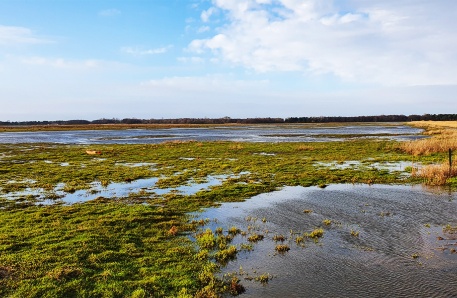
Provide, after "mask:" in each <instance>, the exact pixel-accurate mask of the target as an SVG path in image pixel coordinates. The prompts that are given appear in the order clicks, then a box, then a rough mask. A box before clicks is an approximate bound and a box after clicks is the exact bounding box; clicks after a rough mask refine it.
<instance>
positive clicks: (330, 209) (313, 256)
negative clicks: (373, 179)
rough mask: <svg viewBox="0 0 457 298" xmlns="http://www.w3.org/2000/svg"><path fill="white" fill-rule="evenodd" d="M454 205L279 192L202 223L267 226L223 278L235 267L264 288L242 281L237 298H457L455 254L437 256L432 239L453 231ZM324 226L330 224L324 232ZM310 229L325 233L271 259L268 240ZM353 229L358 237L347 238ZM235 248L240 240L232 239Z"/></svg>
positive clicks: (212, 212)
mask: <svg viewBox="0 0 457 298" xmlns="http://www.w3.org/2000/svg"><path fill="white" fill-rule="evenodd" d="M456 198H457V195H456V194H454V193H447V192H442V193H431V192H428V191H426V190H424V189H422V188H420V187H410V186H381V185H374V186H367V185H331V186H329V187H327V188H326V189H318V188H314V187H312V188H301V187H286V188H284V189H283V190H281V191H278V192H274V193H270V194H263V195H259V196H257V197H254V198H253V199H251V200H248V201H246V202H244V203H231V204H224V205H222V206H221V207H220V208H218V209H209V210H207V211H206V212H205V213H203V214H202V217H203V218H210V219H211V218H218V221H217V223H214V222H212V225H213V226H214V227H215V226H226V227H230V226H233V225H235V226H237V227H239V228H241V229H242V230H246V229H247V225H248V224H251V225H252V222H250V223H247V222H246V219H245V218H246V217H247V216H251V217H254V218H259V219H262V218H265V219H266V222H265V223H262V222H261V221H260V220H259V221H257V222H256V224H257V225H258V226H259V229H260V230H266V229H268V230H269V234H268V235H269V236H267V237H266V240H264V241H261V242H259V243H258V244H256V245H255V246H254V251H252V252H241V253H239V256H238V259H237V260H235V261H233V262H231V263H229V264H228V266H227V267H226V268H224V271H223V272H224V273H227V272H238V271H239V268H240V266H242V268H243V270H244V271H246V272H248V273H249V274H250V275H251V276H252V275H256V274H262V273H270V274H272V275H273V276H274V278H273V279H271V280H270V281H269V283H268V285H267V286H262V285H260V284H259V283H257V282H254V281H248V280H244V281H243V283H244V285H245V286H246V287H247V292H246V294H244V297H286V296H287V297H457V279H456V278H455V276H456V274H457V254H452V253H449V251H447V252H446V251H444V252H443V251H440V250H437V249H436V248H438V247H439V246H440V243H438V242H437V241H436V237H435V238H434V236H433V232H434V231H435V230H436V231H439V230H442V227H443V226H444V225H446V224H448V223H451V224H457V204H456V202H455V199H456ZM304 209H310V210H312V211H313V212H312V213H310V214H305V213H304V212H303V210H304ZM324 219H331V220H332V224H331V225H330V226H325V225H324V224H323V223H322V221H323V220H324ZM259 222H260V223H259ZM428 226H430V227H431V228H426V227H428ZM315 227H323V228H324V229H325V233H324V237H323V238H322V239H321V240H320V241H319V243H318V244H315V243H313V242H312V241H309V240H308V241H305V243H304V244H305V245H304V247H300V246H298V245H296V244H295V242H294V241H293V238H291V240H288V241H289V242H287V243H288V245H289V246H290V247H291V250H290V251H289V252H288V253H286V254H284V255H279V254H275V253H274V246H275V243H274V242H273V241H272V240H271V238H272V236H273V235H274V234H283V235H290V231H291V230H292V233H303V232H309V231H311V230H312V229H314V228H315ZM353 229H355V230H357V231H359V236H358V237H354V236H352V235H351V233H350V231H351V230H353ZM427 229H429V230H431V231H427ZM433 229H435V230H433ZM429 232H430V233H431V234H428V233H429ZM428 235H432V236H430V237H428ZM234 241H235V243H240V242H245V241H246V240H245V239H243V238H242V236H237V238H235V239H234ZM413 256H417V258H415V257H413Z"/></svg>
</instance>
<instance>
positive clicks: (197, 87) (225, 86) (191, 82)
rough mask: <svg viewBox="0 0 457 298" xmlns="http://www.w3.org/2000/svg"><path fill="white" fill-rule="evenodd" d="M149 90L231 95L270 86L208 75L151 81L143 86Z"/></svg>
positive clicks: (259, 81)
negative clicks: (228, 93) (225, 92)
mask: <svg viewBox="0 0 457 298" xmlns="http://www.w3.org/2000/svg"><path fill="white" fill-rule="evenodd" d="M141 85H142V86H144V87H149V88H164V89H172V90H174V91H177V90H180V91H198V92H204V93H208V92H209V93H211V92H215V93H220V92H224V91H230V93H233V92H234V91H235V92H234V93H236V92H237V91H240V92H251V91H252V92H255V90H257V88H265V87H266V86H267V85H268V81H266V80H255V81H246V80H239V79H235V78H233V77H231V76H227V75H208V76H203V77H178V76H176V77H166V78H163V79H158V80H149V81H145V82H143V83H142V84H141Z"/></svg>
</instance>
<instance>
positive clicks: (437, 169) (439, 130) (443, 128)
mask: <svg viewBox="0 0 457 298" xmlns="http://www.w3.org/2000/svg"><path fill="white" fill-rule="evenodd" d="M411 125H413V126H416V127H421V128H424V129H425V130H426V131H425V132H424V134H425V135H429V136H431V137H430V138H428V139H423V140H417V141H411V142H405V143H403V144H402V145H401V149H402V150H404V151H405V152H407V153H410V154H413V155H427V154H433V153H438V152H447V151H448V150H449V149H451V150H453V151H454V150H457V121H415V122H412V123H411ZM413 176H416V177H422V178H423V179H424V182H425V183H426V184H428V185H444V184H446V182H447V179H448V178H450V177H455V176H457V163H456V162H455V161H454V162H453V163H452V167H451V169H450V168H449V162H444V163H443V164H440V165H428V166H424V167H422V168H421V169H419V170H414V171H413Z"/></svg>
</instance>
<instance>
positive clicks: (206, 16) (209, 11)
mask: <svg viewBox="0 0 457 298" xmlns="http://www.w3.org/2000/svg"><path fill="white" fill-rule="evenodd" d="M215 12H216V8H215V7H210V8H209V9H207V10H204V11H202V13H201V14H200V18H201V19H202V21H203V22H205V23H207V22H209V18H210V17H211V16H212V15H213V14H214V13H215Z"/></svg>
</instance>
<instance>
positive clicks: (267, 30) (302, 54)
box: [189, 0, 457, 85]
mask: <svg viewBox="0 0 457 298" xmlns="http://www.w3.org/2000/svg"><path fill="white" fill-rule="evenodd" d="M343 5H344V7H343ZM212 8H213V10H212V9H211V8H210V9H208V10H205V11H203V12H202V15H201V17H202V20H203V21H207V20H208V18H209V17H210V16H211V15H212V12H213V11H214V10H218V11H219V15H222V17H223V18H226V19H228V20H229V21H228V23H226V24H225V25H223V26H222V27H219V28H217V31H218V32H217V33H216V34H215V35H214V36H212V37H211V38H207V39H196V40H193V41H192V42H191V43H190V44H189V49H190V50H191V51H194V52H195V53H197V54H203V53H205V52H207V51H209V52H211V53H212V54H213V56H214V57H216V58H218V59H221V60H222V61H225V62H227V63H229V64H234V65H239V66H243V67H245V68H248V69H253V70H255V71H257V72H261V73H262V72H272V71H280V72H284V71H299V72H303V73H305V74H307V75H322V74H327V75H328V74H330V75H333V76H336V77H339V78H340V79H342V80H344V81H353V82H366V83H377V84H382V85H434V84H456V83H457V76H455V69H457V56H456V55H455V53H456V52H457V39H456V38H455V29H454V28H457V18H456V17H455V11H457V1H451V0H448V1H438V2H437V1H423V0H410V1H394V0H386V1H366V0H353V1H351V2H349V3H348V2H347V1H338V2H336V1H331V0H306V1H305V0H271V1H268V0H213V7H212ZM209 11H210V12H211V13H209Z"/></svg>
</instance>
